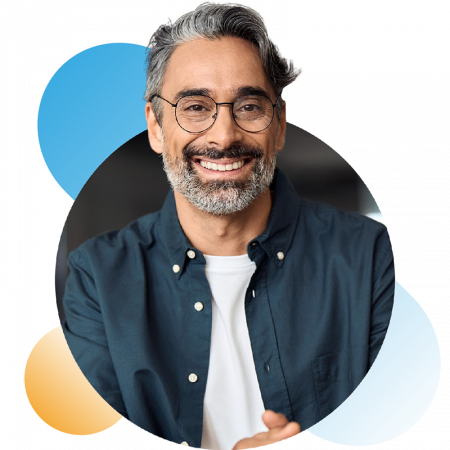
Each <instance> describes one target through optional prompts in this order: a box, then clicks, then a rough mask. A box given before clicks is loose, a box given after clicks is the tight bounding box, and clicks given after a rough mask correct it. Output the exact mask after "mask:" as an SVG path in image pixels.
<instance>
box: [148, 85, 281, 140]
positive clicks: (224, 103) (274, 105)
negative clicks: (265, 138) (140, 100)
mask: <svg viewBox="0 0 450 450" xmlns="http://www.w3.org/2000/svg"><path fill="white" fill-rule="evenodd" d="M248 95H249V94H247V95H241V96H240V97H238V98H236V99H235V100H234V102H231V103H230V102H222V103H217V102H216V101H215V100H214V99H213V98H212V97H210V96H209V95H203V94H198V95H185V96H184V97H181V98H180V99H179V100H178V101H177V102H176V103H171V102H169V100H166V99H165V98H163V97H161V96H160V95H158V94H154V95H153V96H152V97H151V98H150V103H151V102H152V100H153V99H154V98H155V97H158V98H160V99H161V100H164V101H165V102H167V103H168V104H169V105H170V106H172V108H175V119H176V121H177V124H178V126H179V127H180V128H181V129H182V130H184V131H186V132H187V133H190V134H200V133H204V132H205V131H208V130H209V129H210V128H211V127H212V126H213V125H214V124H215V123H216V120H217V117H218V116H219V106H221V105H231V106H232V108H231V115H232V117H233V120H234V123H235V124H236V125H237V126H238V127H239V128H240V129H241V130H244V131H245V132H247V133H261V131H264V130H266V129H267V128H269V127H270V125H271V124H272V122H273V117H274V115H275V107H276V105H277V102H278V100H279V99H280V97H281V95H279V96H278V97H277V99H276V100H275V103H272V100H270V98H269V97H267V96H266V95H261V94H256V95H259V96H260V97H265V98H267V100H269V101H270V103H271V105H272V117H271V119H270V122H269V124H268V125H267V126H266V127H265V128H263V129H262V130H259V131H248V130H246V129H244V128H242V127H241V126H240V125H239V124H238V123H237V122H236V115H235V114H234V113H233V109H234V104H235V103H236V102H237V101H238V100H239V99H241V98H242V97H247V96H248ZM186 97H207V98H210V99H211V100H212V101H213V102H214V103H215V105H216V113H215V114H214V116H215V117H214V116H213V117H214V121H213V123H212V124H211V125H210V126H209V127H208V128H205V129H204V130H202V131H189V130H186V128H183V127H182V126H181V125H180V122H179V121H178V117H177V106H178V103H180V102H181V100H183V98H186Z"/></svg>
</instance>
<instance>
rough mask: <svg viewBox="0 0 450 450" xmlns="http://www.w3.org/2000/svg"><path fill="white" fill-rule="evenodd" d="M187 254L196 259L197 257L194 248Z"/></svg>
mask: <svg viewBox="0 0 450 450" xmlns="http://www.w3.org/2000/svg"><path fill="white" fill-rule="evenodd" d="M187 255H188V256H189V258H191V259H194V258H195V252H194V251H193V250H189V251H188V252H187Z"/></svg>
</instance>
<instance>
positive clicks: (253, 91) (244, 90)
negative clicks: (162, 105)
mask: <svg viewBox="0 0 450 450" xmlns="http://www.w3.org/2000/svg"><path fill="white" fill-rule="evenodd" d="M233 92H234V93H235V95H236V98H238V97H242V96H244V95H263V96H265V97H267V98H269V99H270V95H269V94H268V93H267V91H265V90H264V89H263V88H261V87H259V86H240V87H239V88H237V89H235V90H234V91H233ZM191 95H208V96H211V95H212V93H211V91H210V90H209V89H206V88H194V89H182V90H181V91H178V92H177V93H176V94H175V102H177V101H178V100H180V98H182V97H187V96H191ZM271 101H272V100H271Z"/></svg>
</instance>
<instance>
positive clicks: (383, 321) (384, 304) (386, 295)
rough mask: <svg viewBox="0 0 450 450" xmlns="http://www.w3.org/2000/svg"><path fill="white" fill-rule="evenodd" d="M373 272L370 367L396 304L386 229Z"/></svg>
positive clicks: (392, 264)
mask: <svg viewBox="0 0 450 450" xmlns="http://www.w3.org/2000/svg"><path fill="white" fill-rule="evenodd" d="M373 270H374V275H373V285H372V312H371V324H370V340H369V344H370V350H369V351H370V353H369V367H370V366H372V364H373V362H374V361H375V359H376V357H377V355H378V352H379V351H380V348H381V345H382V344H383V341H384V338H385V336H386V332H387V329H388V326H389V321H390V319H391V313H392V307H393V304H394V289H395V275H394V258H393V254H392V247H391V242H390V240H389V235H388V233H387V230H386V229H385V230H384V232H383V233H382V234H381V235H380V237H379V238H378V240H377V243H376V247H375V254H374V265H373Z"/></svg>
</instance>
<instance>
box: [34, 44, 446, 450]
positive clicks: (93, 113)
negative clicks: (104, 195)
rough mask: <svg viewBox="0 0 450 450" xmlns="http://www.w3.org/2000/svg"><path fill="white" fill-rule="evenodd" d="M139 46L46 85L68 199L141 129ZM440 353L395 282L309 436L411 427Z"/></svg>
mask: <svg viewBox="0 0 450 450" xmlns="http://www.w3.org/2000/svg"><path fill="white" fill-rule="evenodd" d="M145 50H146V49H145V47H143V46H139V45H133V44H106V45H101V46H98V47H93V48H90V49H88V50H85V51H83V52H81V53H79V54H78V55H76V56H74V57H73V58H71V59H70V60H69V61H67V62H66V63H65V64H64V65H63V66H62V67H61V68H60V69H59V70H58V71H57V72H56V74H55V75H54V76H53V78H52V79H51V80H50V82H49V84H48V86H47V88H46V90H45V92H44V95H43V97H42V101H41V104H40V108H39V117H38V134H39V142H40V145H41V150H42V154H43V156H44V159H45V162H46V164H47V166H48V168H49V170H50V172H51V173H52V175H53V176H54V178H55V179H56V181H57V182H58V183H59V184H60V186H61V187H62V188H63V189H64V190H65V191H66V192H67V193H68V194H69V195H70V196H71V197H72V198H73V199H75V198H76V196H77V195H78V193H79V192H80V190H81V188H82V187H83V185H84V183H85V182H86V181H87V180H88V178H89V177H90V176H91V175H92V174H93V173H94V171H95V170H96V169H97V167H98V166H99V165H100V164H101V163H102V162H103V161H104V160H105V159H106V158H107V157H108V156H109V155H110V154H111V153H113V152H114V151H115V150H116V149H117V148H119V147H120V146H121V145H122V144H124V143H125V142H127V141H128V140H129V139H131V138H132V137H133V136H135V135H136V134H138V133H140V132H142V131H143V130H144V129H145V128H146V123H145V116H144V106H145V101H144V100H142V97H143V95H144V90H145V70H144V60H145ZM439 373H440V354H439V346H438V342H437V338H436V335H435V332H434V330H433V327H432V325H431V323H430V321H429V320H428V317H427V316H426V314H425V312H424V311H423V309H422V308H421V307H420V305H419V304H418V303H417V302H416V301H415V300H414V299H413V298H412V297H411V296H410V295H409V294H408V293H407V292H406V291H405V290H404V289H403V288H402V287H401V286H400V285H399V284H398V283H396V292H395V301H394V309H393V313H392V320H391V324H390V327H389V330H388V333H387V335H386V339H385V342H384V345H383V347H382V348H381V351H380V353H379V355H378V358H377V359H376V361H375V363H374V365H373V367H372V369H371V370H370V372H369V373H368V375H367V376H366V377H365V378H364V380H363V382H362V383H361V384H360V386H359V387H358V388H357V389H356V390H355V392H354V393H353V394H352V395H351V396H350V397H349V399H347V400H346V401H345V402H344V403H343V404H342V405H341V406H340V407H339V408H338V409H337V410H336V411H334V412H333V413H332V414H330V415H329V416H328V417H326V418H325V419H324V420H322V421H321V422H320V423H318V424H317V425H315V426H313V427H312V428H310V430H309V431H310V432H311V433H313V434H315V435H316V436H319V437H321V438H324V439H327V440H329V441H332V442H336V443H339V444H346V445H372V444H377V443H381V442H385V441H387V440H390V439H392V438H394V437H396V436H398V435H400V434H402V433H403V432H405V431H406V430H407V429H409V428H410V427H412V426H413V425H414V424H415V423H416V422H417V421H418V420H419V419H420V417H421V416H422V415H423V414H424V413H425V411H426V409H427V408H428V406H429V405H430V403H431V401H432V399H433V397H434V394H435V392H436V389H437V385H438V381H439Z"/></svg>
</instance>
